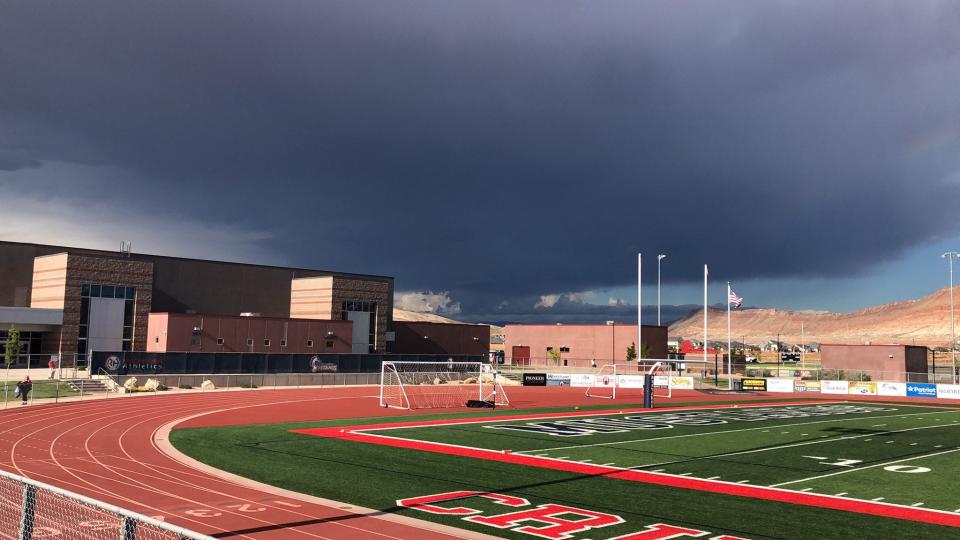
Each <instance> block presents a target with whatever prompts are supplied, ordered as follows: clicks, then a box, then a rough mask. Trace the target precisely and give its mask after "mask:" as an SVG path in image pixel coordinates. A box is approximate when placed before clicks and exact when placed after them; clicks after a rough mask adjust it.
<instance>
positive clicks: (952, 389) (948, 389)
mask: <svg viewBox="0 0 960 540" xmlns="http://www.w3.org/2000/svg"><path fill="white" fill-rule="evenodd" d="M937 397H938V398H941V399H960V384H938V385H937Z"/></svg>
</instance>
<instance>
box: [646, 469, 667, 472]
mask: <svg viewBox="0 0 960 540" xmlns="http://www.w3.org/2000/svg"><path fill="white" fill-rule="evenodd" d="M665 470H666V469H654V470H652V471H650V472H663V471H665Z"/></svg>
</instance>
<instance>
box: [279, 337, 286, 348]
mask: <svg viewBox="0 0 960 540" xmlns="http://www.w3.org/2000/svg"><path fill="white" fill-rule="evenodd" d="M280 346H281V347H286V346H287V340H285V339H281V340H280Z"/></svg>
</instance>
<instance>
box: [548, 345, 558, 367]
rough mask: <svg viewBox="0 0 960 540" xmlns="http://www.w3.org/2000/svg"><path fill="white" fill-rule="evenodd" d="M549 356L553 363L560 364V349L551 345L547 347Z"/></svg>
mask: <svg viewBox="0 0 960 540" xmlns="http://www.w3.org/2000/svg"><path fill="white" fill-rule="evenodd" d="M547 358H549V359H550V360H552V361H553V364H554V365H556V366H559V365H560V351H558V350H557V349H554V348H553V347H550V348H549V349H547Z"/></svg>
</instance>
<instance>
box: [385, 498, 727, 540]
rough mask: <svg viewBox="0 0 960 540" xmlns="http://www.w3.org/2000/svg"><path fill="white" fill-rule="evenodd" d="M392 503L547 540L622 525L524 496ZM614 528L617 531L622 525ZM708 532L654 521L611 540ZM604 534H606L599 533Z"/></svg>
mask: <svg viewBox="0 0 960 540" xmlns="http://www.w3.org/2000/svg"><path fill="white" fill-rule="evenodd" d="M441 504H443V506H441ZM468 505H469V506H468ZM397 506H399V507H402V508H411V509H413V510H418V511H420V512H426V513H428V514H432V515H435V516H454V517H459V518H460V519H462V520H463V521H468V522H470V523H476V524H479V525H485V526H488V527H493V528H495V529H500V530H505V529H508V530H510V532H513V533H520V534H526V535H530V536H536V537H538V538H550V539H552V540H567V539H572V538H576V537H577V535H579V533H585V532H587V531H592V530H594V529H603V528H606V527H612V526H617V525H621V526H622V525H624V524H625V523H626V520H625V519H623V518H622V517H620V516H618V515H616V514H607V513H605V512H597V511H595V510H587V509H584V508H577V507H575V506H566V505H562V504H552V503H548V504H540V505H536V506H533V505H531V503H530V501H529V500H528V499H525V498H523V497H516V496H513V495H507V494H503V493H489V492H484V491H451V492H448V493H438V494H436V495H426V496H424V497H411V498H409V499H400V500H398V501H397ZM478 507H486V508H487V509H489V513H488V512H487V511H485V510H484V509H481V508H478ZM501 512H503V513H501ZM618 528H620V529H622V528H623V527H618ZM627 530H628V531H629V530H630V529H627ZM708 534H710V531H703V530H700V529H690V528H687V527H677V526H674V525H667V524H666V523H654V524H652V525H646V526H643V527H642V529H640V530H637V531H635V532H630V533H627V534H618V535H617V536H616V537H615V538H616V540H666V539H667V538H678V537H681V536H691V537H698V536H706V535H708ZM590 537H591V538H598V536H597V534H596V533H593V532H591V534H590ZM604 538H610V537H609V536H604ZM712 540H745V539H743V538H739V537H736V536H713V537H712Z"/></svg>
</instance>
